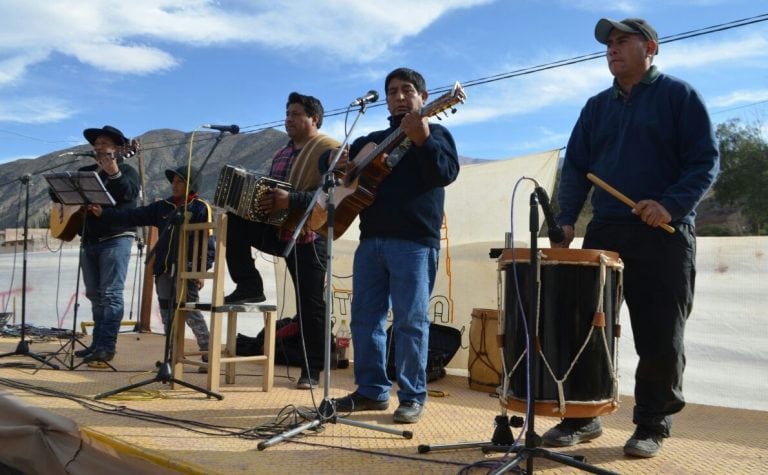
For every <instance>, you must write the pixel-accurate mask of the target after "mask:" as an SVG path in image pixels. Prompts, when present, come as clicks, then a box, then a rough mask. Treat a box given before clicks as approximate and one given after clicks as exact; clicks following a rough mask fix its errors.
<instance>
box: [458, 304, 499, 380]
mask: <svg viewBox="0 0 768 475" xmlns="http://www.w3.org/2000/svg"><path fill="white" fill-rule="evenodd" d="M498 333H499V311H498V310H497V309H488V308H475V309H472V320H471V322H470V324H469V360H468V361H467V369H468V370H469V387H470V389H473V390H475V391H483V392H486V393H495V392H496V388H497V387H498V386H499V385H500V384H501V377H502V373H503V371H504V370H503V368H502V365H501V349H500V348H499V343H498V340H497V335H498Z"/></svg>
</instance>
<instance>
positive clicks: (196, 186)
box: [165, 166, 203, 192]
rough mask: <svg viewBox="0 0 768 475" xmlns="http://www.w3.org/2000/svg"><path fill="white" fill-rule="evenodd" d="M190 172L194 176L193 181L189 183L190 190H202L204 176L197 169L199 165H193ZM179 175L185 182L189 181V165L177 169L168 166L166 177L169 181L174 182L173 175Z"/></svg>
mask: <svg viewBox="0 0 768 475" xmlns="http://www.w3.org/2000/svg"><path fill="white" fill-rule="evenodd" d="M189 174H190V175H191V177H192V180H193V181H192V182H191V183H190V184H189V191H190V192H193V191H200V188H201V186H202V184H203V177H201V176H200V173H199V172H198V170H197V167H191V169H190V170H189ZM175 176H177V177H179V178H181V179H182V180H184V181H185V182H186V181H187V167H186V166H181V167H179V168H177V169H175V170H174V169H171V168H168V169H166V170H165V177H166V178H167V179H168V181H169V182H171V183H173V177H175Z"/></svg>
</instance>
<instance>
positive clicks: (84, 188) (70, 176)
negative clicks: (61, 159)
mask: <svg viewBox="0 0 768 475" xmlns="http://www.w3.org/2000/svg"><path fill="white" fill-rule="evenodd" d="M43 177H44V178H45V179H46V180H47V181H48V184H49V185H50V186H51V189H52V190H53V192H54V193H55V194H56V196H57V197H58V198H59V201H60V202H62V203H64V204H65V205H84V204H98V205H102V206H114V205H115V200H114V198H112V195H110V194H109V192H108V191H107V189H106V187H105V186H104V182H102V181H101V178H100V177H99V174H98V173H96V172H95V171H90V172H55V173H45V174H44V175H43Z"/></svg>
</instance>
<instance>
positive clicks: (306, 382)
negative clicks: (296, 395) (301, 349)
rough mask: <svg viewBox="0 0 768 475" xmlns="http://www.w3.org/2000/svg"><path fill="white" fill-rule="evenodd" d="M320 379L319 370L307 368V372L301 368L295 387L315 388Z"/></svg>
mask: <svg viewBox="0 0 768 475" xmlns="http://www.w3.org/2000/svg"><path fill="white" fill-rule="evenodd" d="M319 380H320V371H317V370H309V374H307V372H306V371H304V370H301V377H300V378H299V380H298V381H297V382H296V389H315V388H316V387H317V386H318V385H319V383H318V381H319Z"/></svg>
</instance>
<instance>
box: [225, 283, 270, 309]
mask: <svg viewBox="0 0 768 475" xmlns="http://www.w3.org/2000/svg"><path fill="white" fill-rule="evenodd" d="M265 300H267V297H265V296H264V291H263V290H256V289H254V288H253V287H250V286H245V285H238V286H237V287H235V290H234V292H232V293H231V294H229V295H227V296H226V297H224V303H225V304H227V305H238V304H243V303H259V302H263V301H265Z"/></svg>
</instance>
